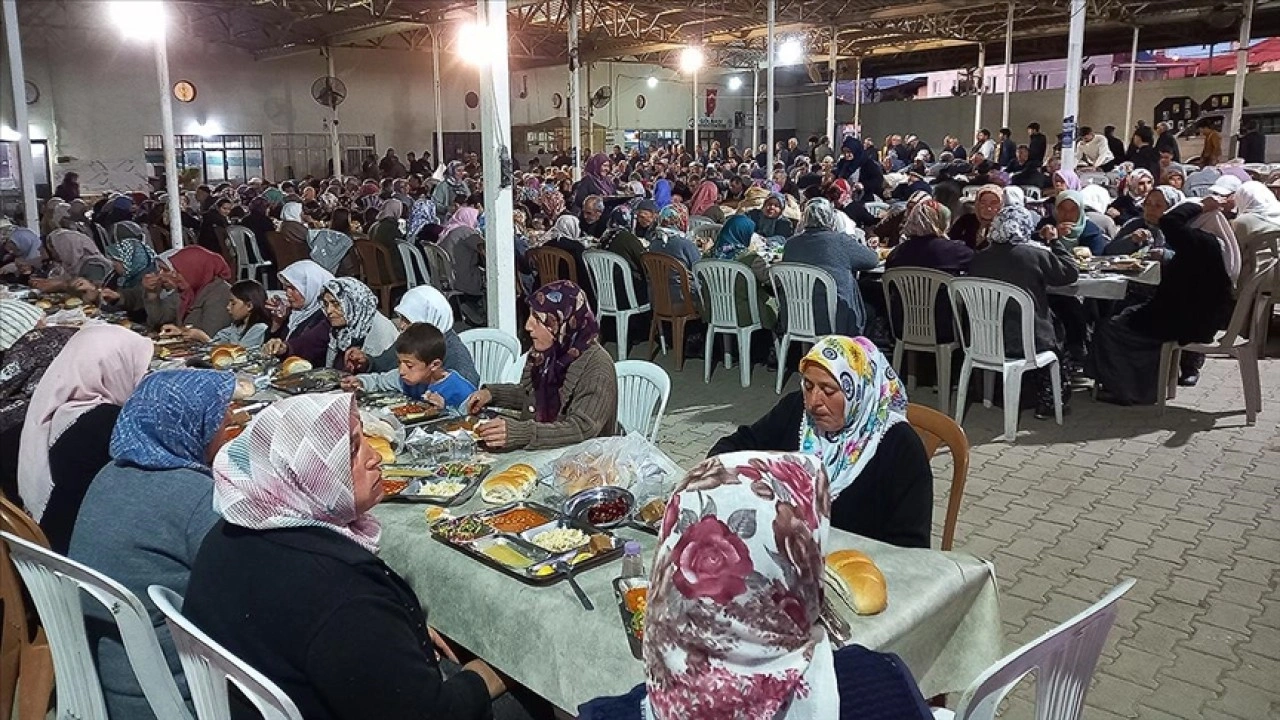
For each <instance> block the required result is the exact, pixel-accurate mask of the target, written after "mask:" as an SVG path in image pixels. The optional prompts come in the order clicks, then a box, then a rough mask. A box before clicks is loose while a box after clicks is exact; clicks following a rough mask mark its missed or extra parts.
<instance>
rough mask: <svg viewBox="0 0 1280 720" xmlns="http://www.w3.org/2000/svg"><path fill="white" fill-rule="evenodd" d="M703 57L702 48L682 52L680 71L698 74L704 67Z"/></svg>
mask: <svg viewBox="0 0 1280 720" xmlns="http://www.w3.org/2000/svg"><path fill="white" fill-rule="evenodd" d="M702 61H703V55H702V48H700V47H692V46H691V47H687V48H685V49H684V50H682V51H680V70H682V71H683V72H687V73H693V72H698V70H699V69H700V68H701V67H702Z"/></svg>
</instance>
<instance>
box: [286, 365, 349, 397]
mask: <svg viewBox="0 0 1280 720" xmlns="http://www.w3.org/2000/svg"><path fill="white" fill-rule="evenodd" d="M341 379H342V375H341V374H340V373H339V372H338V371H337V370H333V369H332V368H319V369H317V370H308V371H306V372H303V373H297V374H296V375H289V376H287V377H277V378H275V379H273V380H272V381H271V387H273V388H275V389H277V390H279V391H280V392H283V393H288V394H290V395H301V394H303V393H314V392H330V391H332V390H337V389H338V382H339V381H340V380H341Z"/></svg>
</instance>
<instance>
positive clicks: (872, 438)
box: [800, 335, 907, 498]
mask: <svg viewBox="0 0 1280 720" xmlns="http://www.w3.org/2000/svg"><path fill="white" fill-rule="evenodd" d="M809 367H818V368H822V369H823V370H826V371H827V372H828V373H830V374H831V377H833V378H835V380H836V382H837V383H839V384H840V388H841V390H843V391H844V426H843V428H842V429H841V430H840V431H839V432H836V433H833V434H831V435H828V434H826V433H823V432H822V431H821V430H819V429H818V427H817V426H816V425H814V423H813V419H812V418H811V417H810V416H809V413H807V412H806V413H805V414H804V418H803V419H802V420H801V421H800V452H802V453H805V454H806V455H815V456H817V457H819V458H821V460H822V464H823V466H824V467H825V468H826V470H827V477H828V478H830V480H831V497H833V498H834V497H836V496H837V495H839V494H840V493H841V492H843V491H844V489H845V488H847V487H849V485H851V484H853V481H854V480H856V479H857V477H858V475H859V474H860V473H861V472H862V469H863V468H864V467H866V465H867V463H868V462H870V461H871V458H873V457H875V454H876V448H877V447H878V446H879V445H880V440H881V439H882V438H883V437H884V434H885V432H887V431H888V430H889V428H891V427H893V426H894V425H897V424H898V423H900V422H906V420H907V391H906V389H905V388H904V387H903V386H902V382H901V381H900V380H899V379H898V374H897V373H896V372H894V370H893V365H892V364H891V363H890V362H889V360H888V358H886V357H885V356H884V354H883V353H881V352H880V350H879V349H877V348H876V346H875V343H873V342H871V341H870V340H868V339H866V338H864V337H855V338H849V337H843V336H840V335H829V336H827V337H824V338H822V339H821V340H819V341H818V343H817V344H816V345H814V346H813V349H812V350H810V351H809V354H808V355H805V356H804V359H802V360H801V361H800V371H801V372H803V371H804V370H805V369H806V368H809Z"/></svg>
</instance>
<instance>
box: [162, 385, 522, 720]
mask: <svg viewBox="0 0 1280 720" xmlns="http://www.w3.org/2000/svg"><path fill="white" fill-rule="evenodd" d="M353 398H354V396H352V395H350V394H348V393H325V394H319V395H300V396H297V397H292V398H286V399H284V400H281V401H280V402H278V403H275V404H274V405H272V406H270V407H268V408H266V409H265V410H263V411H262V412H261V413H260V414H259V415H258V417H257V418H255V419H254V421H253V422H252V424H250V426H249V428H248V429H247V430H246V431H245V432H244V433H242V434H241V435H240V436H239V437H237V438H236V439H235V440H232V441H231V442H230V443H229V444H228V445H227V446H226V447H224V448H223V449H222V450H221V451H220V452H219V453H218V455H217V457H216V458H215V459H214V462H213V501H212V508H213V510H214V511H215V512H216V513H218V514H220V515H221V516H222V521H220V522H218V523H217V524H216V525H215V526H214V527H213V529H212V531H211V532H209V533H208V535H207V537H206V538H205V539H204V543H203V544H202V545H201V547H200V550H199V554H198V555H197V557H196V560H195V567H194V568H193V569H192V572H191V581H190V584H189V585H187V587H186V592H185V602H184V605H183V608H182V611H183V614H184V615H186V616H187V617H188V618H190V619H191V621H192V622H195V623H196V624H198V625H199V627H200V628H201V629H202V630H204V631H205V632H206V633H208V634H209V636H210V637H212V638H213V639H214V640H215V641H216V642H218V643H219V644H221V645H222V646H223V647H225V648H227V649H228V650H230V651H231V652H232V653H235V655H236V656H237V657H239V658H241V659H243V660H244V661H245V662H247V663H249V664H251V665H252V666H253V667H254V668H256V669H257V670H258V671H260V672H262V673H263V674H264V675H266V676H267V677H268V678H269V679H271V680H272V681H274V682H275V683H276V684H277V685H279V686H280V688H281V689H282V690H283V691H284V692H285V693H286V694H287V695H288V696H289V698H290V699H291V700H293V702H294V704H295V705H297V706H298V709H299V710H300V711H301V713H302V715H303V716H304V717H308V718H328V719H329V720H362V719H363V718H385V719H386V720H408V719H409V718H426V719H443V718H450V719H451V720H453V719H456V720H482V719H486V718H490V717H510V716H509V715H506V716H504V715H503V710H504V708H503V707H502V703H498V704H494V703H492V700H491V699H492V698H496V697H498V696H499V695H502V694H503V693H504V692H505V687H504V686H503V683H502V681H501V679H499V677H498V675H497V674H496V673H495V672H494V671H493V670H492V669H491V668H490V667H489V666H488V665H486V664H485V663H484V662H483V661H480V660H474V661H472V662H469V663H467V664H466V665H465V666H463V667H462V668H457V666H456V665H452V666H451V665H449V664H448V663H449V661H447V660H444V659H442V658H441V656H440V653H439V652H437V648H443V649H444V651H445V652H446V653H448V654H449V655H450V656H452V651H451V650H449V649H448V648H447V646H444V644H443V641H442V640H441V639H440V638H439V636H438V635H436V633H435V631H434V630H432V629H430V628H429V627H428V625H427V614H426V612H425V611H424V610H423V608H422V607H421V606H420V604H419V602H418V598H417V596H416V595H415V594H414V591H413V590H412V588H410V587H409V585H408V583H406V582H405V581H404V580H403V579H402V578H401V577H400V576H399V575H398V574H396V572H395V571H393V570H392V569H390V568H389V567H387V566H386V565H385V564H384V563H383V562H382V561H381V560H379V559H378V547H379V541H380V539H381V535H382V529H381V526H380V524H379V522H378V520H377V519H376V518H375V517H374V516H373V515H372V514H371V513H370V512H369V511H370V510H371V509H372V508H373V507H374V506H375V505H377V503H378V502H379V501H380V500H381V499H382V477H381V475H382V473H381V471H380V469H379V461H378V455H377V452H376V451H375V450H374V449H373V448H372V446H370V445H369V442H368V440H366V439H365V437H364V435H363V432H362V430H363V426H362V424H361V422H360V414H359V412H358V409H357V408H356V406H355V402H354V399H353ZM442 665H445V666H446V669H449V670H454V671H457V672H454V673H453V674H451V676H450V677H449V678H448V679H446V678H445V677H444V674H443V673H442V672H441V666H442ZM506 702H513V701H511V700H509V699H508V700H506ZM232 703H233V706H232V707H233V710H235V711H237V712H246V713H250V714H251V710H250V708H249V707H248V705H247V704H245V705H243V707H242V706H241V704H242V703H243V701H242V700H240V699H239V698H238V696H236V699H233V701H232ZM516 709H517V710H518V708H516Z"/></svg>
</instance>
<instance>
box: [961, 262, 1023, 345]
mask: <svg viewBox="0 0 1280 720" xmlns="http://www.w3.org/2000/svg"><path fill="white" fill-rule="evenodd" d="M1009 303H1017V304H1018V307H1019V308H1020V313H1021V315H1022V317H1021V321H1022V352H1023V355H1022V357H1024V358H1026V359H1028V360H1030V359H1031V358H1033V357H1035V355H1036V350H1035V327H1034V324H1033V323H1034V322H1035V312H1036V307H1035V302H1034V301H1033V300H1032V299H1031V293H1028V292H1027V291H1026V290H1023V289H1022V288H1020V287H1018V286H1016V285H1010V284H1009V283H1007V282H1000V281H999V280H983V279H979V278H954V279H953V280H952V281H951V306H952V308H953V309H954V311H955V318H956V327H957V329H958V330H959V332H958V333H957V334H958V335H959V337H960V344H961V345H962V346H963V347H964V352H965V354H966V355H969V356H970V357H972V358H973V359H974V360H975V361H977V362H985V363H990V364H1000V363H1003V362H1004V361H1005V358H1006V357H1008V356H1007V355H1005V347H1004V315H1005V308H1006V307H1007V306H1008V304H1009ZM963 317H967V319H968V322H967V323H966V322H964V321H963V320H962V319H961V318H963ZM966 324H967V325H968V330H969V332H967V333H966V332H965V325H966Z"/></svg>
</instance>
